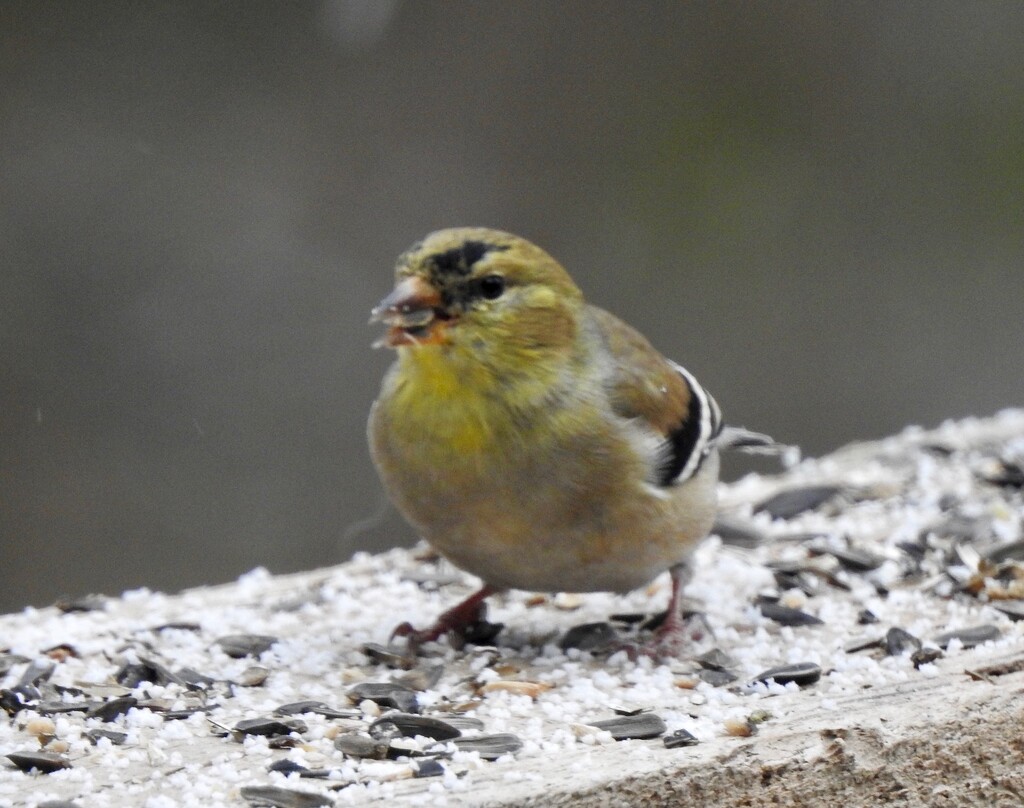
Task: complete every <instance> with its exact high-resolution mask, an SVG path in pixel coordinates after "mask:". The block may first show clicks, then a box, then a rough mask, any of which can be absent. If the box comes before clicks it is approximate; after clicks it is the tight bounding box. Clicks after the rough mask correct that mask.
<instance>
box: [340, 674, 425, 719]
mask: <svg viewBox="0 0 1024 808" xmlns="http://www.w3.org/2000/svg"><path fill="white" fill-rule="evenodd" d="M347 695H348V697H349V699H350V700H351V701H352V702H353V703H355V704H358V703H359V702H361V701H363V700H364V699H366V700H369V701H372V702H374V703H375V704H379V705H380V706H381V707H391V708H393V709H395V710H401V711H402V712H403V713H418V712H419V710H420V708H419V702H418V701H417V699H416V693H415V691H413V690H410V689H409V688H408V687H405V686H403V685H399V684H395V683H394V682H362V683H360V684H358V685H355V686H354V687H351V688H349V691H348V693H347Z"/></svg>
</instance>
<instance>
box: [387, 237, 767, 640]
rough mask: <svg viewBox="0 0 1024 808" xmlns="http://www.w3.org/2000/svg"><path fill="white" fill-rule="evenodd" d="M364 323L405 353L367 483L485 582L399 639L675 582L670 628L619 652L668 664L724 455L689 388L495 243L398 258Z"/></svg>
mask: <svg viewBox="0 0 1024 808" xmlns="http://www.w3.org/2000/svg"><path fill="white" fill-rule="evenodd" d="M371 322H374V323H380V324H383V325H384V326H385V334H384V336H383V338H382V339H381V340H380V341H379V342H378V343H377V344H378V345H379V346H382V347H387V348H392V349H394V350H395V351H396V352H397V358H396V360H395V361H394V362H393V364H392V365H391V367H390V368H389V369H388V371H387V372H386V374H385V376H384V379H383V382H382V385H381V390H380V394H379V396H378V398H377V399H376V401H375V402H374V404H373V405H372V408H371V411H370V417H369V424H368V429H367V431H368V436H369V444H370V453H371V456H372V459H373V462H374V465H375V466H376V469H377V472H378V474H379V477H380V479H381V481H382V483H383V486H384V488H385V490H386V492H387V493H388V495H389V497H390V499H391V500H392V502H393V503H394V504H395V506H396V507H397V509H398V511H399V512H400V513H401V514H402V516H403V517H404V518H405V519H406V521H407V522H408V523H409V524H410V525H411V526H412V527H413V528H414V529H415V530H416V531H417V532H418V533H419V535H420V536H421V537H422V538H424V539H425V540H426V541H427V542H428V543H429V544H430V545H431V546H432V547H433V548H434V549H435V550H436V551H437V552H438V553H440V555H442V556H444V557H445V558H447V559H448V560H449V561H451V562H452V563H453V564H454V565H455V566H457V567H459V568H461V569H463V570H466V571H468V572H470V573H472V574H474V575H476V576H478V577H479V578H480V579H481V580H482V582H483V585H482V587H481V588H480V589H479V590H478V591H476V592H475V593H474V594H472V595H471V596H469V597H468V598H466V599H465V600H464V601H463V602H461V603H459V604H458V605H456V606H454V607H453V608H451V609H449V610H447V611H445V612H444V613H443V614H441V615H440V617H439V618H438V619H437V620H436V621H435V622H434V624H433V625H432V626H430V627H429V628H425V629H415V628H413V627H412V626H411V625H409V624H408V623H404V624H402V625H400V626H398V627H397V628H396V629H395V632H394V633H393V635H392V639H394V638H395V637H405V638H406V640H407V642H408V643H409V646H410V647H412V648H414V649H418V648H419V646H420V645H422V644H423V643H426V642H429V641H432V640H437V639H439V638H441V637H442V636H445V635H449V636H451V637H452V638H453V639H454V638H457V637H458V636H460V635H465V634H468V633H469V632H470V631H471V629H472V627H473V626H474V625H475V624H477V623H478V621H480V620H481V619H482V617H483V615H484V614H485V603H486V599H487V598H488V597H489V596H491V595H493V594H496V593H499V592H502V591H505V590H508V589H519V590H527V591H534V592H574V593H576V592H578V593H583V592H596V591H612V592H628V591H630V590H633V589H636V588H638V587H641V586H643V585H645V584H647V583H649V582H650V581H651V580H653V579H654V578H655V577H657V576H658V575H660V574H661V573H663V572H665V571H666V570H667V571H668V572H669V574H670V580H671V592H670V596H669V604H668V610H667V612H666V617H665V619H664V620H663V621H662V623H661V625H660V627H659V628H658V629H657V631H656V633H655V635H654V637H653V639H652V640H651V641H650V642H649V643H647V644H646V645H643V646H639V647H637V646H630V649H629V650H631V651H633V652H638V653H644V654H648V655H650V656H656V657H675V656H678V655H680V654H681V653H682V652H683V650H684V649H685V647H686V644H687V642H688V641H689V640H688V634H687V629H686V620H685V618H684V612H683V608H682V606H683V588H684V587H685V586H686V584H687V583H688V582H689V580H690V576H691V571H690V564H689V563H688V559H689V558H690V556H691V554H692V553H693V551H694V549H695V548H696V547H697V546H698V545H699V544H700V542H701V541H702V540H703V539H704V538H705V537H706V536H707V535H708V534H709V531H710V530H711V528H712V525H713V523H714V520H715V515H716V509H717V501H716V485H717V482H718V475H719V449H720V448H721V446H720V444H721V443H722V441H723V440H724V439H725V438H726V437H727V436H726V435H725V434H723V424H722V416H721V411H720V409H719V407H718V404H717V403H716V402H715V399H714V398H713V397H712V396H711V395H710V393H708V392H707V391H706V390H705V389H704V388H703V387H702V386H701V385H700V383H699V382H698V381H697V379H696V378H695V377H694V376H693V374H691V373H690V372H688V371H687V370H686V369H684V368H683V367H682V366H681V365H679V364H676V363H675V362H673V361H671V360H669V359H666V358H665V357H664V356H662V355H661V354H660V353H659V352H658V351H657V350H656V349H655V348H654V347H653V346H652V345H651V343H650V342H649V341H648V340H647V339H646V338H645V337H644V336H643V335H642V334H641V333H640V332H639V331H637V330H636V329H634V328H633V327H632V326H630V325H628V324H626V323H625V322H623V321H622V320H620V319H619V318H618V317H616V316H615V315H613V314H610V313H609V312H607V311H605V310H604V309H601V308H598V307H597V306H594V305H591V304H589V303H587V302H586V301H585V299H584V297H583V294H582V292H581V291H580V289H579V287H577V285H576V284H575V283H574V282H573V280H572V278H571V277H570V275H569V273H568V272H567V271H566V270H565V269H564V268H563V267H562V266H561V264H560V263H559V262H558V261H556V260H555V259H554V258H552V257H551V256H550V255H549V254H548V253H547V252H545V251H544V250H543V249H541V248H540V247H537V246H535V245H534V244H533V243H531V242H530V241H528V240H526V239H524V238H521V237H519V236H516V235H513V234H511V233H507V232H503V231H500V230H493V229H489V228H481V227H459V228H451V229H445V230H439V231H437V232H434V233H431V234H430V235H428V236H426V237H425V238H424V239H423V240H422V241H419V242H418V243H416V244H414V245H413V246H412V247H410V248H409V249H408V250H407V251H406V252H404V253H402V255H401V256H400V257H399V259H398V261H397V265H396V269H395V286H394V288H393V290H392V291H391V292H390V293H389V294H388V295H387V296H385V297H384V299H383V300H381V301H380V303H379V304H378V305H377V306H376V307H375V308H374V309H373V311H372V314H371ZM751 436H754V438H753V439H752V438H751ZM759 438H764V439H765V440H766V441H770V440H771V439H770V438H767V436H760V435H758V433H750V432H745V431H744V432H741V433H737V434H734V435H733V436H732V438H731V439H732V440H733V441H734V442H737V443H742V442H744V441H745V442H746V443H748V444H750V443H754V444H756V443H758V442H759V441H758V439H759ZM760 443H761V444H762V445H764V444H765V441H764V440H762V441H760Z"/></svg>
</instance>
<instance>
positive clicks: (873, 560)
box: [819, 547, 884, 572]
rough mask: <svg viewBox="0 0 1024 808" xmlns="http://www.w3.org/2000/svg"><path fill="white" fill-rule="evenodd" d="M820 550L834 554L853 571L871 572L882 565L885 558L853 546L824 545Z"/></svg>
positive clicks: (835, 557)
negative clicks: (825, 546) (826, 546)
mask: <svg viewBox="0 0 1024 808" xmlns="http://www.w3.org/2000/svg"><path fill="white" fill-rule="evenodd" d="M819 552H821V553H824V554H828V555H830V556H832V557H833V558H834V559H836V561H838V562H839V563H840V564H841V565H842V566H843V567H845V568H846V569H848V570H850V571H852V572H870V571H871V570H874V569H878V568H879V567H880V566H882V561H883V560H884V559H882V558H881V557H879V556H876V555H874V554H872V553H868V552H866V551H864V550H858V549H856V548H853V547H845V548H837V547H828V548H824V547H823V548H821V549H820V551H819Z"/></svg>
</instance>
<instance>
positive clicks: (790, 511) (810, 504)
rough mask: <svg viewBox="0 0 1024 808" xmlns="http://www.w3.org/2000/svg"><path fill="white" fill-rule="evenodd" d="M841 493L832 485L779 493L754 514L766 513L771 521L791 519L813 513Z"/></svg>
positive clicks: (761, 505)
mask: <svg viewBox="0 0 1024 808" xmlns="http://www.w3.org/2000/svg"><path fill="white" fill-rule="evenodd" d="M840 491H842V489H841V488H839V487H838V486H834V485H810V486H807V487H805V488H790V489H788V490H786V491H780V492H779V493H778V494H775V495H774V496H771V497H768V499H766V500H764V501H763V502H761V503H760V504H759V505H757V506H756V507H755V508H754V513H767V514H768V515H769V516H770V517H771V518H772V519H792V518H793V517H794V516H797V515H799V514H801V513H804V512H805V511H813V510H814V509H815V508H817V507H818V506H820V505H822V504H824V503H825V502H827V501H828V500H830V499H831V498H832V497H834V496H835V495H836V494H838V493H839V492H840Z"/></svg>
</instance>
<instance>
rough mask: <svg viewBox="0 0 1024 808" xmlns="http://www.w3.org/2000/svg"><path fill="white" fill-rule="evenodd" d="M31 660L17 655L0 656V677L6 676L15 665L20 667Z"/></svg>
mask: <svg viewBox="0 0 1024 808" xmlns="http://www.w3.org/2000/svg"><path fill="white" fill-rule="evenodd" d="M31 661H32V660H31V659H29V658H28V657H23V656H20V655H18V654H0V676H6V675H7V674H8V672H9V671H10V670H11V668H13V667H14V666H15V665H22V664H25V663H26V662H31Z"/></svg>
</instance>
